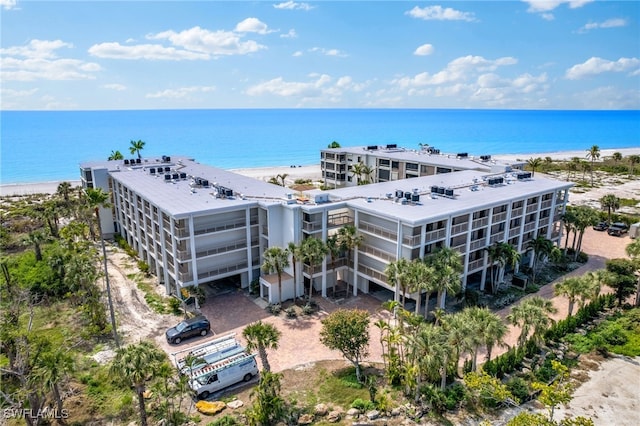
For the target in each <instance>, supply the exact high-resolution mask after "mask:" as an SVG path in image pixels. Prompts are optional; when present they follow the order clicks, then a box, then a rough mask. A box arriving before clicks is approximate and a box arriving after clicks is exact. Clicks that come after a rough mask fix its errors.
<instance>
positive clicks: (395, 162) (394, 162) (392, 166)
mask: <svg viewBox="0 0 640 426" xmlns="http://www.w3.org/2000/svg"><path fill="white" fill-rule="evenodd" d="M398 167H400V163H399V162H397V161H392V162H391V168H392V169H396V170H397V169H398Z"/></svg>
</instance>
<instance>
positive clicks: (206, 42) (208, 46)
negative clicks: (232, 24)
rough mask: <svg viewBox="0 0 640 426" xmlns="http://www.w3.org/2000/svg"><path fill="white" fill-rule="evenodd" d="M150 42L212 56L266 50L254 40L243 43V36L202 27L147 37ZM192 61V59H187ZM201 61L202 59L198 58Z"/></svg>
mask: <svg viewBox="0 0 640 426" xmlns="http://www.w3.org/2000/svg"><path fill="white" fill-rule="evenodd" d="M147 38H148V39H150V40H165V39H166V40H169V41H170V42H171V43H172V44H173V45H174V46H177V47H180V48H183V49H186V50H188V51H192V52H198V53H205V54H210V55H214V56H217V55H246V54H249V53H253V52H257V51H258V50H261V49H266V46H263V45H260V44H258V43H257V42H255V41H253V40H247V41H242V40H241V36H240V35H238V34H236V33H234V32H230V31H220V30H219V31H209V30H206V29H203V28H200V27H193V28H190V29H188V30H184V31H180V32H175V31H171V30H170V31H163V32H161V33H158V34H155V35H149V36H147ZM187 59H192V58H189V57H188V58H187ZM197 59H200V58H197Z"/></svg>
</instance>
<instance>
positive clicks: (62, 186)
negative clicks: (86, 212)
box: [56, 181, 72, 204]
mask: <svg viewBox="0 0 640 426" xmlns="http://www.w3.org/2000/svg"><path fill="white" fill-rule="evenodd" d="M71 188H72V187H71V183H69V182H66V181H64V182H60V183H59V184H58V188H57V190H56V193H57V194H58V195H61V196H62V199H63V200H64V202H65V204H69V194H70V193H71Z"/></svg>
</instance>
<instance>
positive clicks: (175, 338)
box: [165, 315, 211, 345]
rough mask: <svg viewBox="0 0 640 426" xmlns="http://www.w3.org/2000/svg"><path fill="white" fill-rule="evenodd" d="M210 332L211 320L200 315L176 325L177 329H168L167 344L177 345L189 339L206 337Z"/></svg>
mask: <svg viewBox="0 0 640 426" xmlns="http://www.w3.org/2000/svg"><path fill="white" fill-rule="evenodd" d="M209 331H211V324H210V323H209V320H208V319H207V318H206V317H204V316H202V315H199V316H197V317H193V318H189V319H186V320H184V321H182V322H180V323H179V324H176V326H175V327H171V328H170V329H168V330H167V332H166V333H165V335H166V336H167V342H169V343H172V344H175V345H177V344H179V343H180V342H182V341H183V340H184V339H187V338H189V337H194V336H206V335H207V334H208V333H209Z"/></svg>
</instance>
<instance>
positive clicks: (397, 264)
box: [384, 257, 411, 309]
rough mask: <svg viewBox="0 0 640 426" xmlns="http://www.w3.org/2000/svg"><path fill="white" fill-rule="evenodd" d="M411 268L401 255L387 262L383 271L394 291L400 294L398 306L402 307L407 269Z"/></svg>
mask: <svg viewBox="0 0 640 426" xmlns="http://www.w3.org/2000/svg"><path fill="white" fill-rule="evenodd" d="M410 268H411V262H410V261H408V260H407V259H405V258H404V257H401V258H400V259H398V260H395V261H393V262H391V263H389V264H388V265H387V267H386V269H385V271H384V274H385V275H386V276H387V280H388V281H389V282H390V283H392V284H393V285H394V287H395V293H396V294H397V295H399V296H402V299H401V300H400V306H402V308H403V309H404V305H405V299H406V293H407V290H408V288H409V270H410Z"/></svg>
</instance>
